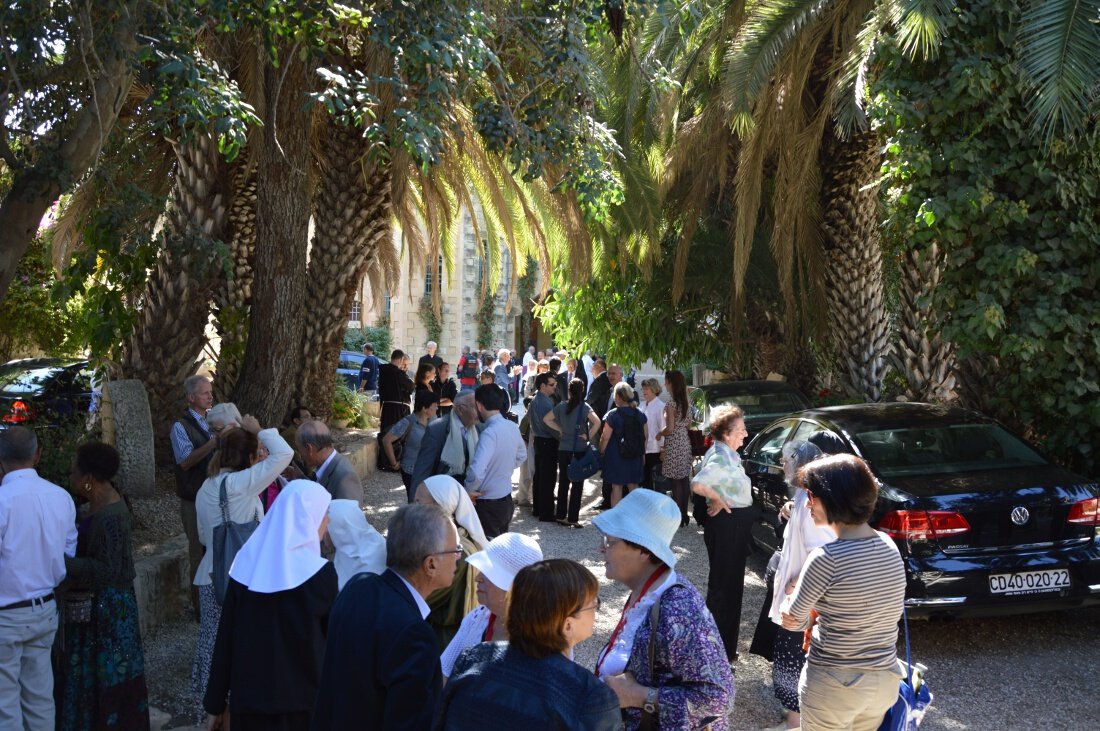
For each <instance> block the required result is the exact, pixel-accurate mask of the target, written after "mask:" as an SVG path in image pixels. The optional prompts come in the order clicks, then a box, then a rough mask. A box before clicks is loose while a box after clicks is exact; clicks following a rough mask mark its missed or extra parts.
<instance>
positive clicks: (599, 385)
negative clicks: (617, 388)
mask: <svg viewBox="0 0 1100 731" xmlns="http://www.w3.org/2000/svg"><path fill="white" fill-rule="evenodd" d="M610 397H611V379H610V378H608V377H607V371H604V372H603V373H601V374H600V375H598V376H596V378H595V380H593V381H592V388H590V389H589V390H588V399H587V400H588V405H589V406H591V407H592V410H593V411H595V412H596V416H598V417H600V421H603V417H604V415H605V414H606V413H607V400H608V398H610Z"/></svg>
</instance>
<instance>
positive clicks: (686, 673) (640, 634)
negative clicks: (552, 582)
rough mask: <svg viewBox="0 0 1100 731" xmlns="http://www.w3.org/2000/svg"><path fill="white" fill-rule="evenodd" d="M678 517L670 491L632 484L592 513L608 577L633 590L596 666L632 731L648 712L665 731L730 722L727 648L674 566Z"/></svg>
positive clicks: (721, 729)
mask: <svg viewBox="0 0 1100 731" xmlns="http://www.w3.org/2000/svg"><path fill="white" fill-rule="evenodd" d="M680 517H681V516H680V508H679V507H677V505H676V503H675V502H674V501H673V500H672V499H671V498H670V497H668V496H667V495H663V494H661V493H658V492H654V491H652V490H635V491H634V492H632V493H630V494H629V495H627V496H626V497H624V498H623V499H622V500H621V501H620V502H619V504H618V505H616V506H615V507H613V508H611V509H610V510H608V511H606V512H603V513H600V514H599V515H597V516H596V517H595V518H593V519H592V523H593V524H594V525H595V526H596V528H597V529H598V530H599V531H600V534H601V535H600V548H599V550H600V553H602V554H603V557H604V563H605V565H606V568H607V578H609V579H612V580H613V581H618V582H619V583H621V584H624V585H626V586H627V587H628V588H629V589H630V596H629V597H628V598H627V600H626V606H625V607H624V608H623V613H622V617H621V618H620V619H619V622H618V624H617V625H616V626H615V630H614V632H612V634H611V639H610V641H609V642H608V643H607V645H606V646H605V647H604V648H603V649H602V650H601V651H600V654H599V655H598V656H597V659H596V667H595V672H596V675H597V676H598V677H599V678H600V679H601V680H603V681H604V682H605V683H606V684H607V685H608V687H610V688H611V689H612V690H613V691H615V695H616V696H618V698H619V705H620V706H621V707H622V708H623V709H624V711H625V712H624V714H623V716H624V719H625V722H626V729H627V731H635V730H636V729H638V728H640V727H641V725H642V718H643V714H644V715H645V716H652V717H654V718H653V720H654V721H655V724H654V726H653V727H655V728H658V729H661V730H662V731H673V730H674V729H675V730H676V731H681V730H682V729H702V728H710V729H711V730H712V731H725V730H726V729H728V728H729V720H728V718H727V717H728V715H729V713H730V711H731V710H732V708H733V696H734V688H733V673H732V672H731V670H730V665H729V661H728V660H727V659H726V649H725V647H724V646H723V644H722V638H721V636H720V635H719V634H718V628H717V627H716V626H715V624H714V617H712V616H711V613H710V611H709V610H708V609H707V606H706V602H705V601H704V600H703V596H702V595H701V594H700V593H699V590H698V589H696V588H695V587H694V586H692V584H691V583H690V582H689V581H688V580H687V579H685V578H684V577H682V576H680V575H678V574H677V573H676V571H675V566H676V554H675V553H673V551H672V547H671V543H672V538H673V536H675V535H676V530H677V529H678V528H679V527H680ZM654 628H656V631H654ZM651 657H652V658H653V662H652V665H653V667H651V662H650V658H651Z"/></svg>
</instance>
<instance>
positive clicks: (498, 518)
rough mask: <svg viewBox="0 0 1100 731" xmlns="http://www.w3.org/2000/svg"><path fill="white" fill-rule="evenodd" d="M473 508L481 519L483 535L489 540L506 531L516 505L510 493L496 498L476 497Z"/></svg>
mask: <svg viewBox="0 0 1100 731" xmlns="http://www.w3.org/2000/svg"><path fill="white" fill-rule="evenodd" d="M474 510H475V511H476V512H477V517H478V519H479V520H480V521H481V529H482V530H483V531H485V537H486V538H488V539H489V540H490V541H491V540H493V539H494V538H496V537H497V536H499V535H500V534H501V533H507V532H508V525H509V524H510V523H511V522H512V513H514V512H515V510H516V506H515V504H514V503H513V502H512V496H511V495H505V496H504V497H502V498H497V499H496V500H486V499H485V498H478V499H477V502H476V503H474Z"/></svg>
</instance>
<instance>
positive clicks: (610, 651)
mask: <svg viewBox="0 0 1100 731" xmlns="http://www.w3.org/2000/svg"><path fill="white" fill-rule="evenodd" d="M677 581H678V577H677V576H676V572H675V571H671V570H670V571H669V572H668V573H667V574H665V579H664V581H662V582H661V583H660V584H658V585H657V586H654V587H652V588H650V590H649V591H647V592H646V593H645V594H642V596H641V598H640V599H639V600H638V603H637V604H635V605H634V606H632V607H631V608H630V609H629V610H627V613H626V622H625V623H624V624H623V629H622V631H621V632H619V634H618V636H617V637H616V638H615V644H614V645H612V646H611V647H608V646H607V645H604V648H603V650H601V651H600V654H599V655H598V656H597V657H596V667H598V668H599V671H600V680H603V679H604V678H606V677H607V676H608V675H618V674H619V673H621V672H623V671H624V670H626V664H627V663H628V662H629V661H630V652H631V650H633V649H634V635H636V634H638V630H639V629H640V628H641V626H642V622H643V621H645V618H646V617H647V616H649V608H650V607H652V606H653V602H655V601H657V600H658V599H660V598H661V595H662V594H664V593H665V590H666V589H668V588H669V587H670V586H672V585H673V584H675V583H676V582H677Z"/></svg>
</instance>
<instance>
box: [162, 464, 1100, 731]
mask: <svg viewBox="0 0 1100 731" xmlns="http://www.w3.org/2000/svg"><path fill="white" fill-rule="evenodd" d="M364 484H365V489H366V497H367V502H368V504H369V505H370V506H371V507H370V509H369V510H368V518H369V520H370V521H371V523H372V524H373V525H375V526H376V527H378V528H379V529H381V528H383V527H384V525H385V523H386V521H387V520H388V518H389V516H390V515H391V514H392V513H393V511H394V510H396V508H397V507H398V506H399V505H400V504H403V502H404V494H405V493H404V488H403V487H402V486H401V482H400V478H399V477H398V476H396V475H391V474H384V473H378V474H376V475H375V476H373V477H371V478H368V479H367V480H365V481H364ZM597 498H598V490H597V488H596V486H595V485H594V484H589V486H588V491H587V493H586V497H585V510H584V512H583V513H582V515H581V519H582V522H587V520H589V519H590V518H591V517H592V515H593V513H592V511H591V507H592V506H593V505H594V504H595V503H596V502H597ZM512 529H513V530H515V531H520V532H523V533H527V534H529V535H532V536H535V537H536V538H537V539H538V540H539V542H540V543H541V545H542V548H543V552H544V554H545V555H547V556H548V557H551V556H552V557H564V558H573V559H576V560H578V561H580V562H582V563H583V564H585V565H586V566H588V567H589V568H590V569H591V570H592V572H593V573H594V574H596V576H598V577H599V579H600V582H601V590H600V594H601V598H602V600H603V607H604V609H603V611H602V612H601V615H600V616H599V617H598V618H597V625H596V632H595V635H594V636H593V637H592V638H591V639H589V640H588V641H587V642H585V643H583V644H582V645H581V646H579V647H578V648H577V661H578V662H579V663H581V664H582V665H585V666H586V667H592V665H593V663H594V660H595V655H596V652H597V651H598V650H599V648H600V647H601V646H602V645H603V643H604V642H606V641H607V638H608V636H609V635H610V634H611V631H612V629H613V628H614V625H615V623H616V621H618V617H619V613H620V611H621V610H622V606H623V602H624V601H625V599H626V591H625V589H623V588H622V587H620V586H618V585H616V584H613V583H610V582H608V581H607V580H606V579H605V577H604V572H603V564H602V561H601V560H600V555H599V554H598V553H597V552H596V550H595V549H596V531H595V529H594V528H592V527H591V526H588V527H586V528H585V529H584V530H580V531H574V530H568V529H565V528H561V527H560V526H557V525H556V524H545V523H543V524H540V523H538V522H537V521H533V520H531V518H530V516H529V514H528V511H527V510H526V509H521V510H520V512H519V513H518V515H517V518H516V520H514V521H513V523H512ZM675 547H676V550H677V554H678V556H679V564H678V566H677V568H678V570H680V571H681V573H683V574H684V575H686V576H687V577H688V578H689V579H690V580H691V581H693V582H695V584H696V585H697V586H698V587H699V588H700V590H702V591H704V592H705V591H706V577H707V562H706V551H705V549H704V547H703V540H702V531H701V530H699V529H698V528H696V527H695V526H694V525H693V526H692V527H690V528H682V529H681V530H680V531H679V533H678V534H677V537H676V541H675ZM765 559H766V557H765V556H763V555H762V554H757V555H755V556H753V557H752V559H750V562H749V571H748V574H747V576H746V581H745V583H746V587H745V609H744V620H743V622H744V623H743V625H742V629H741V647H740V651H741V658H742V659H741V661H740V663H739V664H738V665H737V668H736V681H737V702H736V706H735V708H734V712H733V714H732V716H731V726H732V728H733V729H760V728H765V727H768V726H771V725H774V724H775V723H777V722H778V721H779V713H780V709H779V706H778V704H777V702H776V701H775V699H774V697H773V695H772V691H771V666H770V665H769V664H768V663H766V662H765V661H764V660H762V659H761V658H758V657H755V656H752V655H749V654H748V652H747V647H748V642H749V640H750V639H751V636H752V632H753V628H754V625H755V622H756V617H757V615H758V613H759V607H760V605H761V602H762V598H763V590H764V583H763V579H762V576H763V569H764V564H765ZM911 629H912V647H913V657H914V659H915V660H916V661H919V662H923V663H924V664H926V665H928V666H929V668H930V674H929V675H928V683H929V685H930V687H931V688H932V691H933V693H934V694H935V700H934V702H933V706H932V709H931V710H930V712H929V714H928V716H927V717H926V720H925V723H924V724H923V726H922V729H925V730H926V731H936V730H943V731H955V730H957V729H971V728H973V729H1006V730H1007V729H1028V730H1029V729H1094V728H1098V727H1100V704H1097V703H1096V699H1097V697H1098V696H1097V690H1096V680H1095V678H1096V675H1095V664H1096V660H1097V654H1098V651H1100V639H1098V638H1100V607H1094V608H1090V609H1083V610H1073V611H1065V612H1054V613H1046V614H1037V615H1029V616H1022V617H1007V618H998V619H985V620H960V621H956V622H949V623H927V622H918V623H914V624H913V625H912V628H911ZM196 633H197V625H196V624H194V623H193V622H188V621H186V619H184V618H181V620H180V621H179V622H176V623H173V624H169V625H167V626H165V627H163V628H161V629H160V630H158V632H157V634H156V635H155V636H153V637H150V638H147V640H146V654H147V663H148V676H149V683H150V692H151V700H152V702H153V705H154V706H156V707H158V708H160V709H164V711H167V712H168V713H169V715H170V714H175V715H174V716H172V717H171V718H169V719H168V720H167V721H166V725H165V724H164V723H162V724H161V725H160V726H159V728H165V729H167V728H177V729H188V728H189V726H190V725H191V724H192V723H194V715H193V714H191V715H189V714H187V713H186V709H187V708H188V707H189V706H191V705H192V704H193V701H192V699H191V698H190V696H189V692H188V688H189V685H190V664H191V653H192V647H193V642H194V639H195V635H196ZM154 728H158V726H157V725H156V724H154Z"/></svg>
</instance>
